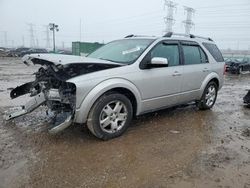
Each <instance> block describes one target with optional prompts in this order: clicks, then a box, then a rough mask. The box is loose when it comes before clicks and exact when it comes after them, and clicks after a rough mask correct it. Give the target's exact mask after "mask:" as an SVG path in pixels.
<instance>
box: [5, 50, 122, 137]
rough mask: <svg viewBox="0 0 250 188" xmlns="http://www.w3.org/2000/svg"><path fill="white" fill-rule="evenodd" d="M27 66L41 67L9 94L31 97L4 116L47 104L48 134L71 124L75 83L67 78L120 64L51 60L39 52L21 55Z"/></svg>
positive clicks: (23, 112) (19, 114)
mask: <svg viewBox="0 0 250 188" xmlns="http://www.w3.org/2000/svg"><path fill="white" fill-rule="evenodd" d="M23 62H24V63H25V64H26V65H30V63H33V64H39V65H41V67H40V68H39V70H38V71H37V72H36V73H34V75H35V80H34V81H33V82H28V83H25V84H23V85H21V86H18V87H16V88H15V89H13V90H12V91H11V93H10V97H11V99H15V98H17V97H20V96H23V95H26V94H29V95H30V97H31V100H30V101H28V102H27V103H26V104H25V105H23V106H19V107H14V108H11V109H10V110H9V111H7V112H6V113H5V119H6V120H11V119H14V118H16V117H19V116H22V115H25V114H27V113H30V112H32V111H33V110H35V109H36V108H38V107H39V106H41V105H45V106H47V107H48V109H49V111H50V112H51V113H52V114H53V121H52V122H53V123H52V126H51V128H50V129H49V132H50V133H58V132H60V131H62V130H64V129H65V128H67V127H68V126H70V125H71V124H72V121H73V118H74V113H75V110H76V86H75V84H74V83H70V82H68V81H67V80H69V79H70V78H73V77H77V76H80V75H83V74H87V73H91V72H95V71H100V70H105V69H109V68H114V67H118V66H120V65H119V64H104V63H85V62H84V63H74V62H73V63H65V64H60V60H59V61H58V62H52V61H49V60H47V59H46V58H40V56H39V55H37V54H36V55H32V56H27V57H24V58H23Z"/></svg>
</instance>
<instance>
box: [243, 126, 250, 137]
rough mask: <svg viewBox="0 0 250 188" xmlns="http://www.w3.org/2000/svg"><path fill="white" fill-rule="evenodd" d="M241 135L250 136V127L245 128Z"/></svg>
mask: <svg viewBox="0 0 250 188" xmlns="http://www.w3.org/2000/svg"><path fill="white" fill-rule="evenodd" d="M241 135H242V136H244V137H250V129H248V128H246V129H245V130H243V132H242V134H241Z"/></svg>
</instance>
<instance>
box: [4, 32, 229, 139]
mask: <svg viewBox="0 0 250 188" xmlns="http://www.w3.org/2000/svg"><path fill="white" fill-rule="evenodd" d="M179 35H180V34H173V33H167V34H166V35H164V36H163V37H140V36H134V35H129V36H127V37H125V39H121V40H116V41H113V42H110V43H108V44H106V45H104V46H103V47H101V48H99V49H98V50H96V51H94V52H93V53H91V54H90V55H88V56H87V57H80V56H70V55H59V54H33V55H27V56H25V57H24V58H23V61H24V63H25V64H29V63H33V64H39V65H41V66H42V67H41V68H39V70H38V71H37V72H36V73H35V75H36V79H35V80H34V81H33V82H29V83H26V84H24V85H22V86H18V87H16V88H15V89H13V90H12V91H11V93H10V97H11V98H17V97H19V96H22V95H24V94H28V93H30V94H31V96H33V98H32V101H31V102H29V103H27V104H26V105H24V106H22V107H20V108H19V110H17V111H11V110H10V113H7V114H6V120H9V119H13V118H15V117H18V116H21V115H24V114H27V113H29V112H31V111H32V110H34V109H35V108H37V107H39V106H40V105H43V104H45V105H47V106H48V108H49V109H50V110H51V111H52V112H54V113H55V114H56V118H58V119H56V121H54V122H55V124H54V125H52V126H51V128H50V130H49V132H50V133H58V132H59V131H62V130H64V129H65V128H67V127H68V126H70V125H71V124H72V123H81V124H84V123H86V124H87V126H88V128H89V130H90V131H91V132H92V133H93V135H95V136H96V137H97V138H100V139H103V140H108V139H112V138H115V137H118V136H120V135H121V134H123V133H124V132H125V131H126V129H127V128H128V127H129V125H130V122H131V120H132V118H133V116H138V115H141V114H145V113H148V112H153V111H157V110H160V109H164V108H168V107H171V106H176V105H180V104H185V103H188V102H191V101H195V102H196V104H197V107H198V108H199V109H201V110H208V109H210V108H212V107H213V105H214V104H215V102H216V98H217V92H218V90H219V89H221V87H222V86H223V82H224V59H223V57H222V54H221V52H220V50H219V49H218V48H217V46H216V44H215V43H214V42H213V40H212V39H210V38H204V37H197V36H194V35H181V36H179ZM31 104H32V105H31ZM15 109H18V108H15Z"/></svg>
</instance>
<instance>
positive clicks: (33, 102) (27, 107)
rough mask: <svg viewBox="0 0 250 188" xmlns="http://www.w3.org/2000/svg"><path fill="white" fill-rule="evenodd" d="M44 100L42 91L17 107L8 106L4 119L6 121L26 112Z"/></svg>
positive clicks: (32, 109)
mask: <svg viewBox="0 0 250 188" xmlns="http://www.w3.org/2000/svg"><path fill="white" fill-rule="evenodd" d="M45 101H46V99H45V96H44V94H43V93H40V94H38V95H36V96H35V97H33V98H32V99H31V100H30V101H28V102H27V103H26V104H25V105H23V106H19V107H13V108H10V109H9V110H8V111H5V115H4V119H5V120H6V121H8V120H11V119H14V118H17V117H20V116H23V115H25V114H28V113H30V112H32V111H34V110H35V109H37V108H38V107H39V106H41V105H42V104H43V103H44V102H45Z"/></svg>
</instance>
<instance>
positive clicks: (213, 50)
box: [202, 42, 224, 62]
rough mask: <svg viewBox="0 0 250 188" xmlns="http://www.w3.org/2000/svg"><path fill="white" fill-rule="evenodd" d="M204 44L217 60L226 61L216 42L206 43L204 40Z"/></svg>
mask: <svg viewBox="0 0 250 188" xmlns="http://www.w3.org/2000/svg"><path fill="white" fill-rule="evenodd" d="M202 44H203V46H204V47H205V48H206V49H207V50H208V51H209V53H210V54H211V55H212V56H213V58H214V59H215V60H216V61H217V62H224V58H223V56H222V54H221V52H220V50H219V48H218V47H217V46H216V45H215V44H211V43H206V42H203V43H202Z"/></svg>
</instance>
